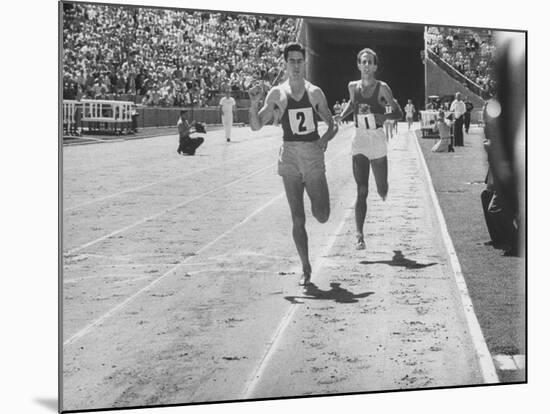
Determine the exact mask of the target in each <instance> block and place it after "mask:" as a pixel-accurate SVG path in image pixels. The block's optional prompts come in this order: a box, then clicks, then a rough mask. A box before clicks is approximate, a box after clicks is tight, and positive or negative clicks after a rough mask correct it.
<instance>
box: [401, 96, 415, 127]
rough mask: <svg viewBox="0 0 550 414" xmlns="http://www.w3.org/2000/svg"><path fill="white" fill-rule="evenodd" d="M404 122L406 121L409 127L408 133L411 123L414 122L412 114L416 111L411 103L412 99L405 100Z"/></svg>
mask: <svg viewBox="0 0 550 414" xmlns="http://www.w3.org/2000/svg"><path fill="white" fill-rule="evenodd" d="M403 109H404V110H405V120H406V121H407V125H408V126H409V131H410V130H411V126H412V123H413V121H414V114H415V112H416V110H415V109H414V105H413V103H412V99H408V100H407V105H405V108H403Z"/></svg>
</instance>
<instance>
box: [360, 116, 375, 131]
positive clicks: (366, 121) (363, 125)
mask: <svg viewBox="0 0 550 414" xmlns="http://www.w3.org/2000/svg"><path fill="white" fill-rule="evenodd" d="M357 126H358V127H359V128H360V129H376V118H375V117H374V114H358V115H357Z"/></svg>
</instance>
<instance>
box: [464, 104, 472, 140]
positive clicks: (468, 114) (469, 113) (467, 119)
mask: <svg viewBox="0 0 550 414" xmlns="http://www.w3.org/2000/svg"><path fill="white" fill-rule="evenodd" d="M464 106H465V107H466V112H465V113H464V131H465V132H466V133H468V131H469V130H470V121H471V119H472V110H473V109H474V104H472V102H471V101H470V100H469V99H468V98H466V101H465V102H464Z"/></svg>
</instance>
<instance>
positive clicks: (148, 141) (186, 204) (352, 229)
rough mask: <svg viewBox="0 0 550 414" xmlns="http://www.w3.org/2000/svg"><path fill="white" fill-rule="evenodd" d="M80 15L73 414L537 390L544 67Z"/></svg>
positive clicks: (161, 15) (291, 27) (513, 51)
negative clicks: (538, 164)
mask: <svg viewBox="0 0 550 414" xmlns="http://www.w3.org/2000/svg"><path fill="white" fill-rule="evenodd" d="M227 8H228V10H200V9H186V8H168V7H152V6H145V5H139V4H133V5H118V4H102V3H92V2H71V1H63V2H60V3H59V15H60V27H59V31H60V33H59V35H60V36H59V42H60V44H59V59H60V60H59V64H60V67H59V87H60V102H59V110H60V125H59V129H60V131H59V132H60V138H59V139H60V143H59V144H60V145H59V146H60V164H61V166H60V175H61V176H60V184H61V188H60V190H61V197H60V199H61V203H60V210H61V211H60V213H61V216H62V220H61V228H60V237H61V242H62V243H61V244H62V246H61V247H62V248H61V251H60V255H61V257H60V267H61V272H60V280H59V286H60V294H59V297H60V301H61V303H60V305H61V306H60V309H61V314H60V344H59V346H60V355H61V359H60V373H59V375H60V401H59V404H60V410H61V411H63V412H78V411H85V410H108V409H114V408H116V409H121V408H151V407H165V406H174V405H189V404H206V403H227V402H237V401H252V400H265V399H281V398H303V397H319V396H333V395H347V394H358V393H378V392H397V391H411V390H429V389H440V388H455V387H470V386H480V385H497V384H515V383H516V384H519V383H525V382H526V381H527V375H526V364H525V359H526V323H525V307H526V264H525V256H526V248H525V239H526V238H525V236H526V229H525V223H526V208H525V204H526V201H525V193H526V179H525V168H526V152H525V147H526V127H525V122H526V116H527V114H526V41H527V32H526V31H518V30H509V29H506V28H491V27H470V26H468V22H464V25H463V26H445V25H441V24H437V22H433V23H430V22H426V23H423V24H420V23H403V22H388V21H369V20H352V19H336V18H332V17H330V16H327V17H308V16H298V15H291V14H288V15H278V14H262V13H254V12H253V11H251V12H244V11H238V12H236V11H231V10H230V9H231V6H230V5H227Z"/></svg>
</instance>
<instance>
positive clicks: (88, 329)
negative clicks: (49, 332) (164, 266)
mask: <svg viewBox="0 0 550 414" xmlns="http://www.w3.org/2000/svg"><path fill="white" fill-rule="evenodd" d="M348 150H349V149H348V148H347V147H346V148H344V150H343V151H340V152H339V153H337V154H336V155H335V156H334V157H333V158H332V159H331V160H330V161H329V162H327V164H330V163H332V162H333V161H334V160H335V159H336V158H338V157H339V156H340V155H342V154H343V153H344V152H345V151H348ZM269 167H271V166H269ZM266 168H267V167H266ZM247 177H248V176H247ZM244 178H246V177H243V178H242V179H244ZM284 195H285V192H284V191H282V192H280V193H279V194H277V195H276V196H275V197H273V198H272V199H270V200H269V201H268V202H267V203H264V204H263V205H261V206H260V207H258V208H257V209H256V210H254V211H253V212H252V213H251V214H250V215H248V216H247V217H246V218H245V219H244V220H241V221H240V222H239V223H237V224H235V225H234V226H233V227H231V228H230V229H229V230H227V231H225V232H224V233H222V234H221V235H219V236H218V237H216V238H215V239H214V240H212V241H211V242H209V243H207V244H205V245H204V246H203V247H201V248H200V249H199V250H197V251H196V252H195V255H194V256H188V257H187V258H185V259H184V260H183V261H182V262H181V263H178V264H177V265H176V266H174V267H172V268H171V269H169V270H168V271H166V272H165V273H164V274H162V275H161V276H159V277H158V278H157V279H155V280H153V281H152V282H151V283H149V284H148V285H146V286H145V287H143V288H141V289H140V290H138V291H137V292H136V293H134V294H133V295H131V296H129V297H128V298H126V299H125V300H124V301H122V302H121V303H119V304H118V305H116V306H115V307H113V308H111V309H110V310H109V311H107V312H106V313H104V314H103V315H101V316H100V317H99V318H97V319H95V320H94V321H93V322H91V323H89V324H88V325H86V326H85V327H84V328H83V329H81V330H79V331H78V332H76V333H75V334H73V335H72V336H71V337H69V338H68V339H67V340H66V341H64V342H63V347H65V346H68V345H71V344H74V343H75V342H77V341H78V340H79V339H81V338H82V337H84V336H85V335H87V334H88V333H89V332H91V331H92V330H93V329H94V328H95V327H96V326H98V325H99V324H101V323H102V322H103V321H105V320H107V319H108V318H110V317H111V316H112V315H114V314H115V313H117V312H118V311H119V310H121V309H122V308H124V307H125V306H126V305H128V304H129V303H131V302H132V301H134V300H135V299H136V298H137V297H138V296H140V295H141V294H142V293H144V292H147V291H148V290H150V289H151V288H152V287H153V286H155V285H156V284H157V283H159V282H160V281H162V280H163V279H165V278H166V277H168V276H169V275H171V274H172V273H174V272H175V271H176V270H178V269H179V268H180V267H182V266H183V265H185V264H186V262H188V261H190V260H192V259H193V258H195V257H197V256H198V255H199V254H200V253H201V252H203V251H204V250H206V249H208V248H209V247H211V246H213V245H214V244H216V243H217V242H218V241H219V240H221V239H222V238H224V237H225V236H226V235H228V234H229V233H231V232H233V231H235V230H236V229H237V228H239V227H241V226H243V225H244V224H246V223H247V222H248V221H250V220H251V219H252V218H253V217H254V216H256V215H257V214H259V213H260V212H262V211H263V210H265V209H266V208H267V207H269V206H270V205H271V204H273V203H275V202H276V201H278V200H279V199H281V198H283V196H284ZM348 214H349V212H348Z"/></svg>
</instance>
